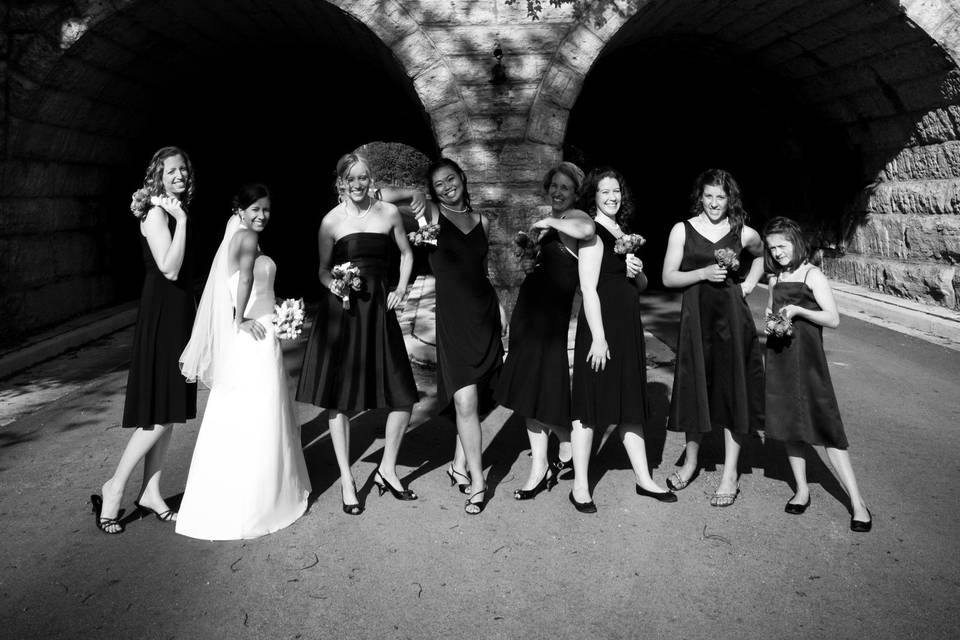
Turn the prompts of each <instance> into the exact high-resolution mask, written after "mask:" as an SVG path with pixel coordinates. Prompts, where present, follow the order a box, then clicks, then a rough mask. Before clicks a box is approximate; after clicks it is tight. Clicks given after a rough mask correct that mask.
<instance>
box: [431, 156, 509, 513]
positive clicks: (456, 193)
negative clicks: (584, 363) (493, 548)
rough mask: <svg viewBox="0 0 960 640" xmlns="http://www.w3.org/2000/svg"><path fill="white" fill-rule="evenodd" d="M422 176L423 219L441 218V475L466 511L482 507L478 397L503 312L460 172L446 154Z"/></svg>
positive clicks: (495, 353) (492, 377)
mask: <svg viewBox="0 0 960 640" xmlns="http://www.w3.org/2000/svg"><path fill="white" fill-rule="evenodd" d="M427 176H428V179H427V182H428V185H429V188H430V195H431V197H432V202H431V204H430V206H429V207H428V209H427V221H428V222H429V223H431V224H439V225H440V231H439V234H438V236H437V246H436V248H435V249H434V250H433V251H432V252H431V254H430V267H431V269H432V270H433V275H434V277H435V278H436V295H437V310H436V332H437V403H438V406H439V407H440V408H441V410H444V409H446V408H447V407H448V405H450V403H451V402H452V403H453V408H454V411H455V413H456V423H457V445H456V451H455V452H454V459H453V462H452V463H451V465H450V467H449V468H448V469H447V475H448V476H449V477H450V483H451V484H457V485H459V488H460V491H461V492H463V493H467V494H469V498H468V499H467V502H466V505H465V506H464V510H465V511H466V513H468V514H470V515H476V514H478V513H480V512H481V511H483V509H484V507H485V506H486V493H485V491H486V484H485V483H484V480H483V462H482V444H481V433H480V414H479V403H480V400H481V398H483V397H484V395H486V394H487V393H488V392H489V389H490V387H492V386H494V385H495V384H496V375H497V372H498V371H499V370H500V366H501V365H502V364H503V342H502V340H501V333H502V327H503V326H504V324H505V318H504V317H503V316H504V312H503V308H502V307H501V306H500V303H499V300H498V299H497V293H496V291H495V290H494V288H493V285H492V284H490V280H489V279H488V278H487V229H486V224H487V222H486V219H485V218H484V217H483V216H482V215H480V214H478V213H476V212H474V211H473V209H472V208H471V207H470V196H469V193H468V192H467V178H466V174H464V172H463V169H461V168H460V166H459V165H458V164H457V163H456V162H454V161H453V160H450V159H448V158H440V159H439V160H437V161H435V162H433V163H432V164H431V165H430V167H429V169H428V170H427ZM454 219H455V220H456V222H454ZM458 479H462V480H463V482H459V481H458Z"/></svg>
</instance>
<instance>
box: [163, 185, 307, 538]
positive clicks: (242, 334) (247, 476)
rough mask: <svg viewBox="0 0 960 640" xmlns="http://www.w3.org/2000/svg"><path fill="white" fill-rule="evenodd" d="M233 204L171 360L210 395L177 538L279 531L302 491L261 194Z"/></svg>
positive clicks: (243, 194)
mask: <svg viewBox="0 0 960 640" xmlns="http://www.w3.org/2000/svg"><path fill="white" fill-rule="evenodd" d="M233 205H234V212H235V214H234V215H233V216H231V219H230V221H229V222H228V223H227V229H226V231H225V233H224V237H223V242H221V244H220V249H219V250H218V251H217V255H216V257H215V258H214V261H213V266H212V267H211V269H210V276H209V278H208V279H207V284H206V286H205V288H204V292H203V298H202V299H201V301H200V308H199V310H198V312H197V320H196V323H195V324H194V328H193V334H192V336H191V338H190V343H189V344H188V345H187V347H186V349H184V352H183V355H182V356H181V358H180V363H181V368H182V370H183V374H184V375H185V376H186V377H187V378H188V379H199V380H201V381H202V382H203V383H204V384H205V385H207V386H209V387H210V397H209V399H208V400H207V406H206V410H205V412H204V415H203V422H202V424H201V425H200V433H199V434H198V436H197V444H196V448H195V449H194V452H193V460H192V462H191V463H190V473H189V475H188V477H187V486H186V489H185V490H184V495H183V502H182V503H181V505H180V513H179V516H178V518H177V527H176V531H177V533H179V534H181V535H185V536H189V537H191V538H200V539H204V540H238V539H245V538H256V537H258V536H262V535H264V534H267V533H272V532H274V531H277V530H279V529H282V528H284V527H286V526H287V525H289V524H291V523H293V522H294V521H295V520H297V518H299V517H300V516H301V515H303V513H304V512H305V511H306V509H307V496H308V495H309V493H310V479H309V477H308V476H307V467H306V463H305V462H304V459H303V451H302V449H301V445H300V428H299V425H297V423H296V420H295V419H294V413H293V402H292V400H291V398H290V392H289V390H288V387H287V373H286V371H285V370H284V368H283V354H282V353H281V351H280V343H279V341H278V340H277V337H276V334H275V329H274V326H273V321H272V319H273V312H274V294H273V281H274V276H275V275H276V265H275V264H274V262H273V260H271V259H270V258H269V257H268V256H266V255H264V254H262V253H260V248H259V246H258V245H257V239H258V234H259V233H260V232H261V231H262V230H263V228H264V226H266V224H267V221H268V220H269V218H270V194H269V192H268V191H267V188H266V187H265V186H263V185H260V184H249V185H245V186H244V187H242V188H241V189H240V191H239V193H238V194H237V196H236V197H235V198H234V202H233ZM234 309H244V312H243V313H237V314H234V312H233V311H234ZM234 315H236V317H235V318H234Z"/></svg>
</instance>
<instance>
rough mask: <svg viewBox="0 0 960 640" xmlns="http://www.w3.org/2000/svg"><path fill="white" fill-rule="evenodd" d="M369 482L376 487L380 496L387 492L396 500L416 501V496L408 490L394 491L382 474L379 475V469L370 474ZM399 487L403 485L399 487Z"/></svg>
mask: <svg viewBox="0 0 960 640" xmlns="http://www.w3.org/2000/svg"><path fill="white" fill-rule="evenodd" d="M370 481H371V482H373V484H375V485H376V486H377V491H378V492H379V494H380V495H381V496H382V495H383V494H385V493H386V492H387V491H389V492H390V495H392V496H393V497H394V498H396V499H397V500H416V499H417V494H415V493H414V492H413V491H411V490H410V489H400V490H398V489H395V488H394V486H393V485H392V484H390V483H389V482H387V480H386V478H384V477H383V474H382V473H380V469H379V468H377V469H375V470H374V471H373V473H371V474H370ZM400 486H401V487H402V486H403V485H400Z"/></svg>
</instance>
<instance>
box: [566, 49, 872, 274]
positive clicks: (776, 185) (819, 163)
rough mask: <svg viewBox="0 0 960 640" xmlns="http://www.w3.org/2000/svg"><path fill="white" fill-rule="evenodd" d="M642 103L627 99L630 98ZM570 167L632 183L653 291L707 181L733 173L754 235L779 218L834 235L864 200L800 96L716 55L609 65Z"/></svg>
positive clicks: (599, 75) (631, 52)
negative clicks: (611, 171)
mask: <svg viewBox="0 0 960 640" xmlns="http://www.w3.org/2000/svg"><path fill="white" fill-rule="evenodd" d="M628 89H629V90H630V91H631V95H632V96H637V97H636V98H632V97H631V98H627V97H626V91H627V90H628ZM565 156H566V157H567V158H570V159H577V160H579V161H580V162H581V163H582V164H583V165H584V166H585V167H591V166H600V165H610V166H613V167H614V168H616V169H618V170H619V171H620V172H621V173H623V174H624V177H625V178H626V180H627V182H628V185H629V187H630V189H631V191H632V192H633V197H634V201H635V204H636V207H637V209H636V214H635V220H634V223H635V230H636V231H637V232H639V233H641V234H643V235H644V236H645V237H646V238H647V241H648V245H647V247H646V248H645V250H644V252H643V259H644V264H645V267H646V268H645V270H646V271H647V273H648V276H649V277H650V278H651V285H652V286H658V285H659V283H660V271H661V268H662V261H663V254H664V251H665V250H666V242H667V236H668V234H669V232H670V229H671V227H672V226H673V224H674V223H676V222H678V221H680V220H684V219H686V218H687V217H689V213H688V211H689V197H690V192H691V188H692V185H693V183H694V180H695V178H696V177H697V175H698V174H699V173H700V172H701V171H703V170H705V169H708V168H712V167H716V168H724V169H727V170H728V171H730V172H731V173H732V174H733V175H734V177H735V178H736V179H737V181H738V182H739V183H740V186H741V188H742V189H743V193H744V199H745V203H744V204H745V206H746V208H747V211H748V212H749V213H750V215H751V222H750V224H751V225H753V226H755V227H756V228H757V229H758V230H760V228H762V226H763V221H764V220H765V219H767V218H769V217H772V216H775V215H787V216H790V217H793V218H795V219H798V220H802V221H803V222H804V223H805V224H806V226H807V227H808V228H810V227H821V226H822V227H824V230H825V231H827V232H829V230H832V229H833V228H834V227H836V225H837V223H838V222H839V221H840V220H841V218H842V216H843V213H844V211H845V210H846V209H847V208H848V207H849V206H850V205H851V203H852V201H853V199H854V197H855V195H856V194H857V193H858V192H859V190H860V189H861V188H862V186H863V185H862V183H861V181H860V173H861V172H860V168H859V166H858V163H859V161H860V159H859V157H858V156H857V154H856V153H855V152H854V150H852V149H850V148H849V147H847V146H846V144H845V139H844V135H843V131H842V130H838V127H836V126H833V125H831V124H830V123H829V122H825V121H823V120H822V119H820V118H818V117H817V115H816V114H815V113H812V112H811V111H810V110H809V109H807V108H805V107H804V106H803V105H798V104H797V103H796V101H794V100H792V99H791V95H790V88H789V87H787V86H783V83H782V82H780V81H778V79H777V78H771V77H769V76H768V75H767V74H764V73H763V72H762V71H761V70H757V69H753V68H750V67H748V66H746V65H743V64H742V63H741V62H740V61H738V60H736V59H735V57H734V56H732V55H730V53H729V52H728V51H725V50H724V49H723V48H718V47H717V46H716V45H713V46H711V45H710V43H705V42H702V41H700V42H698V41H696V40H687V39H680V40H679V41H678V40H677V39H673V38H671V39H669V40H656V41H649V42H644V43H641V44H637V45H633V46H630V47H625V48H623V49H621V50H618V51H616V52H614V53H612V54H611V55H609V56H606V57H604V58H602V59H601V60H600V61H599V62H598V64H597V66H596V67H595V68H594V70H593V71H592V72H591V74H590V75H589V76H588V78H587V80H586V82H585V83H584V88H583V91H582V92H581V95H580V98H579V99H578V101H577V103H576V105H575V106H574V108H573V110H572V111H571V115H570V125H569V128H568V130H567V137H566V146H565Z"/></svg>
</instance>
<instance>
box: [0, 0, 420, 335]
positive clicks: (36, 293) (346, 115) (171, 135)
mask: <svg viewBox="0 0 960 640" xmlns="http://www.w3.org/2000/svg"><path fill="white" fill-rule="evenodd" d="M63 24H64V29H63V37H64V40H63V41H62V42H61V43H59V44H60V46H61V48H62V49H64V52H63V54H62V55H58V56H56V60H55V62H54V63H53V64H52V66H51V68H50V69H49V70H43V71H46V73H45V74H44V77H43V80H42V82H40V83H38V84H37V85H36V86H29V87H24V89H25V90H26V89H29V90H30V91H31V92H32V96H33V97H32V98H31V100H30V102H29V106H28V107H27V108H25V109H24V112H25V113H23V116H22V118H23V119H22V120H18V121H16V124H17V125H18V126H17V128H16V129H15V130H14V131H15V135H14V136H12V138H11V140H10V143H9V149H8V155H9V156H12V157H14V158H19V159H23V163H24V165H23V166H25V167H27V168H25V169H24V175H21V176H16V177H17V178H20V179H19V180H11V181H10V184H9V185H5V190H7V189H13V190H15V193H14V196H15V198H14V199H11V200H12V202H13V204H12V205H11V209H14V208H16V207H18V206H20V205H23V206H27V205H25V204H23V203H25V202H27V201H29V207H32V210H33V211H34V213H39V214H40V215H41V217H43V218H44V219H46V220H47V221H48V222H47V224H49V226H50V229H49V230H50V231H55V232H58V233H54V234H48V235H47V236H46V237H44V238H37V239H36V241H37V242H39V243H40V245H42V246H40V245H38V246H37V247H34V249H36V250H35V251H34V252H33V253H32V257H31V254H30V253H28V251H27V247H26V246H25V245H24V240H23V239H22V238H21V239H19V244H17V245H12V246H15V247H19V248H20V251H21V254H20V258H19V259H18V261H17V262H16V263H15V264H14V270H15V271H16V270H22V271H23V272H24V274H25V276H24V277H26V278H28V279H29V278H30V277H34V276H36V277H37V279H38V281H39V282H38V284H42V282H43V276H46V278H47V279H48V280H49V279H51V277H50V276H51V275H52V276H54V278H58V279H59V281H60V283H61V284H63V283H64V281H66V283H67V284H66V285H64V286H67V287H68V288H69V287H70V283H71V281H72V286H73V288H72V289H71V290H70V291H69V293H68V294H65V293H64V291H59V290H57V291H52V290H51V291H49V292H47V291H46V289H50V287H45V288H44V289H39V290H38V289H36V288H34V289H31V288H30V287H29V283H27V285H28V286H27V287H25V290H24V295H23V299H22V300H21V299H20V298H16V297H13V299H12V300H11V302H12V303H13V304H12V305H11V306H14V307H19V308H17V309H16V310H15V311H14V313H19V314H21V317H23V316H26V317H31V316H34V317H36V316H40V317H46V318H47V319H49V315H48V313H45V312H44V311H43V309H44V308H46V309H47V310H48V312H55V311H58V309H57V308H56V307H52V306H51V305H52V303H53V301H54V300H57V299H59V300H61V301H62V302H63V304H64V306H65V307H69V306H70V305H72V304H75V305H77V306H78V308H77V309H76V310H73V309H66V310H65V313H64V315H65V316H66V317H68V316H69V315H71V312H72V313H76V312H77V311H83V310H85V309H84V307H86V308H87V309H89V308H96V307H97V306H103V305H105V304H111V303H114V302H116V301H120V300H130V299H134V298H136V297H137V296H138V294H139V289H140V285H141V282H142V267H141V265H142V260H141V257H140V244H139V238H138V237H137V236H138V234H137V228H136V223H135V221H134V218H133V217H132V216H131V215H130V213H129V199H130V194H131V193H132V191H133V190H134V189H136V188H137V187H138V186H139V184H140V181H141V180H142V177H143V171H144V169H145V167H146V164H147V162H148V161H149V159H150V156H151V154H152V153H153V151H155V150H156V149H157V148H159V147H161V146H165V145H170V144H174V145H177V146H181V147H183V148H184V149H186V150H187V151H188V152H189V153H190V155H191V159H192V161H193V164H194V168H195V173H196V179H197V191H196V195H195V199H194V202H193V205H192V207H191V218H192V221H193V230H194V235H193V238H194V241H195V243H196V247H197V273H198V275H199V274H201V273H202V274H204V275H205V273H206V268H207V266H208V265H209V261H210V258H211V257H212V252H213V251H214V250H215V248H216V246H217V243H218V238H219V236H220V234H221V233H222V229H223V225H224V223H225V222H226V219H227V217H228V216H229V206H230V198H231V196H232V194H233V192H234V191H235V189H236V188H237V187H238V186H239V185H240V184H241V183H242V182H244V181H248V180H258V181H263V182H265V183H266V184H267V185H268V186H269V187H270V188H271V190H272V192H273V219H272V221H271V224H270V228H269V230H268V232H267V233H265V234H264V236H263V239H262V245H263V249H264V251H265V252H267V253H272V254H273V255H275V256H282V257H283V260H282V268H281V269H280V270H279V272H278V278H277V292H278V295H297V296H306V297H308V298H310V297H313V298H315V297H317V296H318V295H319V292H318V291H315V290H316V289H317V288H318V287H319V284H318V283H317V280H316V261H317V248H316V230H317V227H318V225H319V221H320V218H321V216H322V214H323V213H324V212H325V211H327V210H328V209H329V208H330V207H331V206H333V204H335V203H336V197H335V194H334V191H333V178H334V166H335V163H336V160H337V158H338V157H339V156H340V155H341V154H343V153H346V152H349V151H351V150H353V149H355V148H356V147H358V146H360V145H361V144H363V143H366V142H369V141H370V140H378V139H379V140H394V141H399V142H403V143H406V144H409V145H411V146H413V147H416V148H417V149H419V150H421V151H423V152H425V153H427V154H429V155H433V154H435V153H436V143H435V141H434V137H433V133H432V130H431V127H430V123H429V118H428V116H427V114H426V112H425V110H424V107H423V104H422V102H421V100H420V98H419V97H418V94H417V91H416V90H415V89H414V86H413V82H412V81H411V80H410V78H409V77H408V74H407V71H406V70H405V69H404V68H402V66H401V65H400V64H399V63H398V62H397V60H396V58H395V57H394V56H393V54H392V52H391V51H390V50H389V49H388V47H387V46H386V45H385V44H384V43H383V42H382V41H381V40H380V39H379V38H378V37H377V36H376V35H374V34H373V33H372V32H371V31H370V30H369V29H368V28H367V27H366V26H365V25H363V24H362V23H360V22H359V21H357V20H356V19H355V18H353V17H352V16H349V15H348V14H346V13H344V12H343V11H341V10H340V9H338V8H337V7H335V6H333V5H331V4H329V3H325V2H316V3H314V2H299V3H294V2H284V3H276V4H275V5H274V8H272V9H271V8H268V7H266V6H264V7H263V8H261V9H260V10H256V11H250V12H239V11H236V9H235V7H233V6H232V5H230V4H228V3H208V2H174V3H170V2H158V1H154V0H142V1H139V2H131V3H128V6H127V7H126V9H124V10H122V11H117V12H115V13H111V14H110V15H108V16H106V17H105V18H104V19H102V20H101V21H99V22H97V23H96V24H94V25H92V26H90V27H89V28H88V29H84V28H83V26H82V25H81V26H80V27H79V30H78V28H77V26H76V25H73V27H71V23H70V21H69V20H65V21H64V22H63ZM71 28H72V30H71ZM71 38H72V39H71ZM38 75H40V74H39V73H38ZM31 120H32V121H31ZM31 171H34V172H36V173H37V176H36V178H35V179H31V174H30V172H31ZM8 175H9V174H8ZM7 195H9V192H8V194H7ZM16 196H21V197H16ZM71 216H72V217H75V218H76V220H71V219H69V218H70V217H71ZM81 219H82V220H81ZM8 221H9V219H8V220H7V221H5V222H8ZM65 227H66V228H67V229H70V231H69V232H66V233H65V232H64V228H65ZM71 227H75V228H72V229H71ZM30 239H31V240H32V239H33V236H31V237H30ZM58 243H60V244H62V245H63V246H60V244H58ZM58 255H61V256H63V255H69V256H72V258H71V259H69V260H64V264H62V265H59V266H57V264H56V263H57V262H58V258H57V257H56V256H58ZM31 259H33V260H35V261H36V262H37V264H35V265H31V264H30V260H31ZM48 269H54V270H56V269H60V270H61V271H62V272H63V273H62V274H61V273H56V274H44V273H43V272H44V271H46V270H48ZM38 273H39V274H40V275H36V274H38ZM31 274H33V275H31ZM7 275H8V276H9V277H10V278H11V279H12V278H15V277H17V276H18V275H20V274H16V273H8V274H7ZM16 284H19V285H21V286H22V285H23V284H24V283H23V281H22V280H20V281H19V282H17V283H16ZM86 289H89V290H90V291H85V290H86ZM10 293H11V296H13V295H14V291H11V292H10ZM48 293H49V295H48ZM18 300H19V303H18V302H17V301H18ZM32 307H38V308H37V309H34V308H32ZM5 333H6V332H5ZM8 335H9V334H8Z"/></svg>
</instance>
